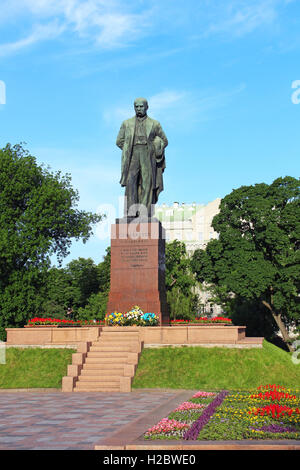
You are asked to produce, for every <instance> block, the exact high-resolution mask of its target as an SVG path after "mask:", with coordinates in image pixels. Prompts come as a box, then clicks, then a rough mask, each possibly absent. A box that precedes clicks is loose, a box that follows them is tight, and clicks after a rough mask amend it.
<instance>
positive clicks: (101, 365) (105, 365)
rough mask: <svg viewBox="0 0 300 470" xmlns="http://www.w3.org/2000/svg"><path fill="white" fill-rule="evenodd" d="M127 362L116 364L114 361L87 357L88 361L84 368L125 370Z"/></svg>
mask: <svg viewBox="0 0 300 470" xmlns="http://www.w3.org/2000/svg"><path fill="white" fill-rule="evenodd" d="M124 365H125V363H122V364H114V363H112V362H106V361H103V360H102V361H101V360H100V359H98V358H97V359H93V358H90V359H89V358H86V362H85V363H84V365H83V368H84V369H89V368H91V369H95V368H96V369H99V370H115V371H123V370H124ZM92 366H94V367H92Z"/></svg>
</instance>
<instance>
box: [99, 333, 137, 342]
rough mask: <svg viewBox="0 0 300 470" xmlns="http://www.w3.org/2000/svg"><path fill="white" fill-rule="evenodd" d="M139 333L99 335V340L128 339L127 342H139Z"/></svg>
mask: <svg viewBox="0 0 300 470" xmlns="http://www.w3.org/2000/svg"><path fill="white" fill-rule="evenodd" d="M139 337H140V335H139V333H138V332H137V333H117V332H116V333H105V332H104V333H101V335H100V338H119V339H120V340H121V339H125V338H127V339H129V340H137V341H138V340H139Z"/></svg>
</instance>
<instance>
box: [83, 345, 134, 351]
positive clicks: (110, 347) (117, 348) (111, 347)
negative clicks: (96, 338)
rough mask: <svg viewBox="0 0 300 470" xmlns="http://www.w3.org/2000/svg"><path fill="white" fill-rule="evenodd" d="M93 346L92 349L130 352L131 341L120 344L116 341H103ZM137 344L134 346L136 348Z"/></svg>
mask: <svg viewBox="0 0 300 470" xmlns="http://www.w3.org/2000/svg"><path fill="white" fill-rule="evenodd" d="M91 347H92V348H93V351H103V352H106V351H114V352H121V351H123V352H131V351H132V349H133V348H132V343H128V344H124V345H123V344H122V345H120V343H118V344H117V345H116V344H115V343H104V344H102V345H100V344H99V345H96V346H91ZM137 347H138V346H136V348H137Z"/></svg>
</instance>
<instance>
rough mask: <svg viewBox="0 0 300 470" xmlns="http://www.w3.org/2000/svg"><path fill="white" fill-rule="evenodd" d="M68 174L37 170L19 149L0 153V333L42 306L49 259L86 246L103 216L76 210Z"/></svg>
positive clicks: (0, 151) (59, 260)
mask: <svg viewBox="0 0 300 470" xmlns="http://www.w3.org/2000/svg"><path fill="white" fill-rule="evenodd" d="M78 200H79V195H78V192H77V191H76V190H74V189H73V188H72V186H71V177H70V175H68V174H67V175H62V174H61V172H57V173H52V172H50V170H49V169H45V168H44V167H43V166H39V165H38V164H37V162H36V158H35V157H33V156H32V155H30V154H29V152H28V151H26V150H24V149H23V147H22V146H21V145H16V146H14V147H12V146H11V145H10V144H8V145H7V146H6V147H5V148H4V149H1V150H0V329H1V330H2V336H3V331H4V328H5V327H8V326H17V325H19V326H21V325H23V324H24V322H25V321H26V320H27V319H28V317H29V316H30V315H35V314H38V313H39V311H40V307H41V304H42V294H41V289H42V286H43V285H44V283H45V279H46V275H47V269H48V268H49V266H50V257H51V256H52V255H53V254H55V255H56V257H57V260H58V262H59V263H61V261H62V259H63V258H64V257H65V256H66V255H67V254H68V253H69V248H70V245H71V243H72V240H73V239H75V240H79V239H82V241H83V242H84V243H85V242H86V241H87V240H88V239H89V237H90V235H91V234H92V225H93V224H95V223H97V222H99V221H100V220H101V219H102V216H101V215H98V214H93V213H91V212H86V211H83V210H78V209H77V208H76V207H77V204H78Z"/></svg>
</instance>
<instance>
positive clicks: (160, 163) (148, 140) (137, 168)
mask: <svg viewBox="0 0 300 470" xmlns="http://www.w3.org/2000/svg"><path fill="white" fill-rule="evenodd" d="M134 109H135V114H136V115H135V116H134V117H133V118H130V119H127V120H126V121H124V122H123V123H122V125H121V128H120V131H119V134H118V137H117V142H116V143H117V146H118V147H119V148H120V149H122V165H121V180H120V184H121V186H126V190H125V196H126V202H127V209H125V213H126V215H132V216H136V215H137V214H138V215H140V213H141V211H139V210H137V209H136V207H137V206H136V205H137V204H139V205H143V206H144V208H146V209H145V210H144V213H145V211H147V216H148V217H151V216H152V208H153V205H154V204H156V202H157V200H158V195H159V193H160V192H161V191H162V190H163V172H164V169H165V168H166V162H165V148H166V146H167V145H168V140H167V137H166V135H165V133H164V131H163V130H162V128H161V125H160V123H159V122H158V121H155V120H154V119H151V118H150V117H149V116H148V115H147V110H148V102H147V100H146V99H145V98H137V99H136V100H135V101H134ZM131 208H132V209H131ZM130 209H131V210H130Z"/></svg>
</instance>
